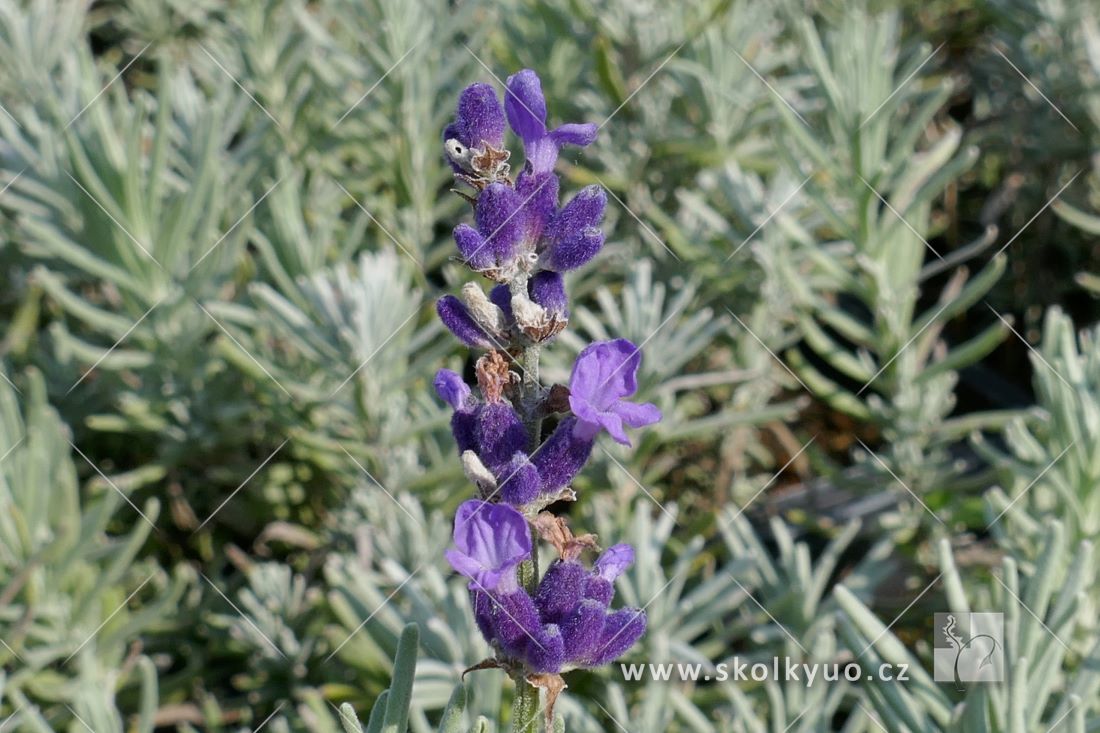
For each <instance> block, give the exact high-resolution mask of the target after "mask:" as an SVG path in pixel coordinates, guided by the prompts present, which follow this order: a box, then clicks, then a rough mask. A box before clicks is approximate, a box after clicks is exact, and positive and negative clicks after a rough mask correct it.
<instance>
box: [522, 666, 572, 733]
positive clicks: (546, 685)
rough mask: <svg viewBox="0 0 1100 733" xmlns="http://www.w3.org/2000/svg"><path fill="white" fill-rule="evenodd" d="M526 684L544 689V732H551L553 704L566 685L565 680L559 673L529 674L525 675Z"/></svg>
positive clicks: (552, 727) (552, 728) (552, 726)
mask: <svg viewBox="0 0 1100 733" xmlns="http://www.w3.org/2000/svg"><path fill="white" fill-rule="evenodd" d="M527 684H529V685H531V686H532V687H538V688H540V689H543V690H546V708H545V710H546V733H553V730H554V706H555V705H556V704H557V702H558V697H559V696H560V695H561V693H562V690H564V689H565V688H566V687H568V685H566V684H565V680H564V679H563V678H562V676H561V675H560V674H529V675H527Z"/></svg>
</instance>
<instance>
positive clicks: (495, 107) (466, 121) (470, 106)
mask: <svg viewBox="0 0 1100 733" xmlns="http://www.w3.org/2000/svg"><path fill="white" fill-rule="evenodd" d="M447 129H448V131H449V132H450V134H451V135H453V136H454V137H456V139H457V140H458V141H459V142H460V143H462V144H463V145H465V146H467V147H470V148H481V147H482V146H483V145H484V144H485V143H488V144H490V145H492V146H493V147H494V148H502V147H504V114H503V112H502V110H501V108H500V100H499V99H497V93H496V91H495V90H494V89H493V88H492V87H491V86H489V85H488V84H481V83H478V84H471V85H470V86H468V87H466V88H465V89H464V90H463V91H462V94H461V95H460V96H459V98H458V109H457V111H456V112H455V121H454V124H453V125H451V126H449V127H448V128H447ZM444 134H445V135H446V134H447V133H446V132H445V133H444ZM444 139H446V138H444Z"/></svg>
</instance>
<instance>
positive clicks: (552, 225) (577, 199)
mask: <svg viewBox="0 0 1100 733" xmlns="http://www.w3.org/2000/svg"><path fill="white" fill-rule="evenodd" d="M606 206H607V193H606V192H604V190H603V189H602V188H601V187H599V186H588V187H586V188H584V189H583V190H581V192H580V193H578V194H577V195H576V196H574V197H573V199H572V200H571V201H570V202H569V203H567V204H566V205H565V206H563V207H562V208H561V210H560V211H558V212H557V213H555V214H554V216H553V217H552V218H551V219H550V222H549V223H548V224H547V225H546V230H545V236H546V241H547V245H546V250H545V252H543V254H542V256H541V257H540V258H539V264H541V265H542V266H543V267H545V268H547V269H548V270H556V271H558V272H564V271H566V270H575V269H576V268H578V267H580V266H581V265H583V264H585V263H586V262H588V261H589V260H591V259H592V258H593V257H595V256H596V253H597V252H599V251H600V248H601V247H603V241H604V235H603V232H602V231H600V221H601V220H602V219H603V211H604V208H605V207H606Z"/></svg>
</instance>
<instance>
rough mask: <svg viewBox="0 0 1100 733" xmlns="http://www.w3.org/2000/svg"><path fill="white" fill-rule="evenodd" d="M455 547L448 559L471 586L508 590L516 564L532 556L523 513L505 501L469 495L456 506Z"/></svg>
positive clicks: (514, 583) (474, 588) (501, 590)
mask: <svg viewBox="0 0 1100 733" xmlns="http://www.w3.org/2000/svg"><path fill="white" fill-rule="evenodd" d="M454 542H455V548H456V549H453V550H447V552H446V553H445V556H446V558H447V561H448V562H449V563H450V564H451V567H453V568H454V569H455V570H457V571H458V572H459V573H461V574H462V575H465V576H466V577H468V578H470V581H471V583H470V588H471V590H483V591H499V592H501V593H508V592H511V591H512V590H513V589H515V587H516V577H515V575H516V573H515V569H516V566H517V565H519V564H520V563H521V562H523V561H524V560H526V559H527V558H528V557H530V556H531V534H530V532H529V531H528V528H527V520H526V519H524V517H523V515H522V514H520V513H519V512H517V511H516V510H515V509H513V508H512V507H510V506H507V505H505V504H491V503H489V502H485V501H479V500H477V499H472V500H470V501H466V502H463V503H462V504H461V505H460V506H459V507H458V512H457V514H456V516H455V528H454Z"/></svg>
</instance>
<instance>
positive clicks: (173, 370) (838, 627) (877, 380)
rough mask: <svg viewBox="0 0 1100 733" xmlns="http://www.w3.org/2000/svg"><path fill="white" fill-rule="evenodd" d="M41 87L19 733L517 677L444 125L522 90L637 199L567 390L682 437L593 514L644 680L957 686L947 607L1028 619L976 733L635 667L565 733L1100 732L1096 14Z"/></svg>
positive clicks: (913, 11)
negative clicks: (456, 307) (458, 509)
mask: <svg viewBox="0 0 1100 733" xmlns="http://www.w3.org/2000/svg"><path fill="white" fill-rule="evenodd" d="M0 58H3V59H4V63H3V65H2V66H0V105H2V110H0V188H2V190H0V263H2V266H3V276H2V277H3V287H2V288H0V323H2V326H3V332H2V334H0V339H2V340H0V360H2V370H3V371H2V376H3V382H2V383H0V456H2V457H0V642H2V643H0V721H2V722H0V728H4V729H9V730H40V731H43V730H68V731H80V730H84V729H90V730H93V731H95V732H96V733H107V732H108V731H116V730H117V731H122V730H141V731H150V730H154V729H163V730H197V729H204V730H233V731H250V730H255V729H256V728H258V727H259V726H261V725H262V726H265V727H266V728H267V729H269V730H279V731H292V730H333V731H335V730H339V728H340V724H341V711H340V709H339V706H340V705H341V704H343V703H351V705H352V707H353V708H354V710H356V711H358V713H359V714H361V715H363V717H364V719H366V713H367V711H368V710H369V709H370V708H371V706H372V704H373V702H374V701H375V699H376V698H377V697H378V696H379V695H380V694H381V693H382V691H383V690H385V689H387V688H389V687H390V686H391V676H392V675H393V664H394V663H393V661H392V660H393V659H394V657H395V654H397V652H398V645H399V639H400V638H401V634H402V630H403V629H404V627H405V625H406V624H407V623H409V622H414V623H416V624H417V625H418V627H419V636H418V637H415V638H414V641H413V642H406V645H407V644H409V643H415V644H417V645H418V662H417V665H416V677H415V684H414V686H413V688H412V690H413V692H412V707H411V710H410V718H409V724H410V727H411V728H412V729H413V730H416V731H426V730H434V729H435V725H436V723H437V722H438V719H439V716H440V714H441V711H442V710H443V708H444V707H445V706H446V704H447V702H448V700H449V699H450V698H451V695H452V688H453V687H454V686H455V684H456V683H458V682H459V679H460V675H461V672H462V670H463V669H464V668H465V667H467V666H468V665H470V664H473V663H475V662H477V661H478V660H479V659H481V658H483V657H484V656H485V654H486V653H487V648H486V647H485V645H484V643H483V642H482V641H481V639H480V637H479V636H478V634H477V632H476V629H475V628H474V625H473V623H472V621H471V615H470V613H469V610H468V601H467V598H466V594H465V591H464V589H463V585H462V583H461V582H460V581H459V580H458V579H456V578H453V577H451V575H450V573H449V572H448V570H447V568H446V566H445V564H444V563H443V562H442V560H441V553H442V550H443V549H444V548H445V547H446V545H447V544H448V542H449V534H450V527H449V524H448V519H447V517H448V514H449V512H450V511H451V510H452V509H453V507H454V506H455V505H456V504H457V503H458V502H459V501H461V500H462V499H463V498H465V497H466V496H467V495H468V494H469V489H468V487H467V486H466V484H465V481H464V479H463V477H462V475H461V471H460V469H459V466H458V462H457V461H456V460H454V449H453V444H452V442H451V438H450V435H449V433H448V431H447V414H446V411H445V410H444V409H443V407H442V406H440V405H439V404H438V401H437V400H436V399H435V398H434V396H433V395H432V394H431V390H430V383H431V377H432V375H433V374H434V372H435V370H436V369H438V368H439V367H441V366H450V367H451V368H467V369H468V368H470V363H469V356H468V354H467V353H466V352H465V350H464V349H461V348H459V347H458V346H457V345H456V344H454V343H453V342H452V340H451V339H449V338H448V337H447V336H446V334H444V333H443V331H442V329H440V328H439V327H438V326H437V325H436V323H435V320H434V315H433V312H432V304H433V303H434V300H435V299H436V298H437V297H438V296H439V295H440V294H441V293H443V292H447V291H450V290H453V289H454V288H455V287H456V285H457V284H458V283H460V282H461V281H463V280H464V279H465V278H467V277H468V273H466V272H465V271H464V270H463V269H462V268H461V267H460V263H458V262H456V261H455V259H454V258H453V256H452V246H453V245H452V243H451V240H450V230H451V228H452V227H453V226H454V224H456V223H457V222H459V221H461V220H462V219H463V217H465V216H467V211H466V209H465V205H464V204H463V202H462V201H461V199H459V198H458V197H456V196H453V195H451V194H449V193H448V189H449V187H450V185H451V177H450V174H449V171H448V170H447V168H446V166H445V165H444V163H443V160H442V157H441V154H440V139H439V131H440V130H441V129H442V127H443V125H444V124H445V122H446V121H447V120H448V119H449V117H450V115H451V114H452V111H453V104H454V100H455V98H456V95H457V93H458V91H459V90H460V89H461V88H462V87H463V86H465V85H466V84H468V83H471V82H473V81H488V82H490V83H496V84H498V86H499V79H501V78H503V77H504V76H505V75H507V74H509V73H511V72H512V71H514V70H516V69H518V68H521V67H532V68H535V69H537V70H538V72H539V73H540V75H541V76H542V78H543V80H544V84H545V85H546V92H547V96H548V98H549V99H550V107H551V109H552V111H553V114H552V116H553V118H554V119H553V120H552V121H554V122H556V121H561V120H586V121H594V122H597V123H599V124H601V129H600V136H599V139H598V141H597V143H596V144H595V145H593V146H592V147H590V148H588V149H585V150H584V151H580V152H573V153H571V154H567V155H566V156H564V157H563V160H562V161H561V163H560V166H561V169H562V172H563V178H564V181H565V187H566V195H568V192H569V190H570V189H573V190H575V189H576V188H579V187H580V186H582V185H586V184H589V183H599V184H601V185H603V186H605V187H606V188H607V189H608V191H609V193H610V194H611V199H612V200H611V202H610V204H609V213H608V222H607V227H606V228H607V231H608V245H607V246H606V248H605V250H604V251H603V253H602V254H601V255H600V259H599V261H598V264H597V266H595V267H591V268H587V269H586V270H585V271H584V272H583V273H578V274H576V275H575V276H573V277H572V278H571V279H570V280H569V282H568V285H569V288H570V290H571V292H572V294H573V295H574V300H575V308H574V311H573V314H572V318H571V325H572V328H571V329H570V330H569V331H568V332H566V333H565V334H564V335H563V336H562V337H561V338H560V339H559V343H558V344H557V345H556V348H554V349H551V350H550V351H549V353H548V354H547V367H546V376H547V379H548V380H558V381H562V380H564V379H566V378H567V375H568V370H569V367H570V364H571V361H572V357H573V356H574V355H575V354H576V352H577V351H578V350H579V349H581V348H583V346H584V344H585V343H586V342H587V341H590V340H592V339H597V338H610V337H619V336H622V337H626V338H630V339H632V340H634V341H635V342H636V343H639V344H643V345H644V351H645V360H644V363H643V367H642V372H641V374H640V377H639V379H640V384H641V393H642V394H641V398H642V399H645V400H651V401H653V402H656V403H657V404H658V405H660V407H661V408H662V410H663V411H664V413H665V415H666V418H665V420H664V421H663V422H662V423H661V425H660V426H659V427H658V428H657V429H656V430H653V431H650V432H648V433H647V434H646V436H645V437H644V438H643V439H642V440H641V441H640V443H639V444H638V445H636V446H635V447H634V449H632V450H629V451H628V450H623V449H621V448H620V447H618V446H615V445H610V444H603V443H601V444H600V449H599V450H597V451H596V456H595V461H594V465H593V466H592V467H591V468H590V469H589V470H588V471H587V472H586V473H585V474H584V475H583V476H582V477H580V478H579V479H578V482H577V487H578V489H579V490H580V497H581V500H580V501H579V502H578V503H577V504H575V505H573V506H571V507H570V513H571V515H572V521H573V523H574V525H575V526H577V527H580V528H584V529H591V530H593V531H597V532H599V533H600V534H601V535H602V536H603V537H605V538H608V539H609V540H610V541H629V542H632V543H634V544H635V545H636V546H637V547H638V563H637V565H636V566H635V567H634V568H633V569H632V570H631V571H630V572H629V573H628V574H627V575H626V576H625V577H624V579H623V581H622V583H621V584H620V586H621V587H620V593H621V594H622V596H623V599H624V602H625V603H629V604H632V605H645V606H647V610H648V612H649V614H650V620H651V630H650V632H649V633H648V634H647V636H646V637H645V639H644V642H643V644H642V645H640V647H639V648H638V649H636V650H635V651H634V652H633V653H632V654H631V657H630V660H631V661H637V660H648V661H699V662H703V663H707V664H715V663H717V662H719V661H723V660H726V659H728V658H729V657H732V656H734V655H741V656H742V657H751V658H762V659H764V658H767V659H770V658H771V657H772V656H774V655H776V654H787V655H791V656H794V657H801V658H804V659H808V660H817V661H836V660H840V661H847V660H850V659H854V658H862V659H863V660H864V661H866V660H868V659H870V658H872V657H874V658H877V659H891V660H903V661H908V662H909V663H911V664H912V665H913V668H914V669H916V670H920V669H923V668H925V667H927V666H928V663H929V662H928V660H929V657H930V649H929V639H930V638H931V618H932V613H933V612H934V611H939V610H947V609H953V610H967V609H974V610H1003V611H1004V612H1005V613H1006V614H1007V617H1008V619H1009V620H1010V622H1011V623H1010V628H1009V635H1008V637H1007V638H1008V640H1009V658H1008V664H1009V668H1010V669H1011V670H1012V671H1013V674H1012V679H1011V680H1010V681H1009V682H1007V683H1005V684H1001V685H992V686H988V687H981V688H975V689H972V690H970V691H968V692H966V693H965V694H964V693H958V692H956V691H955V690H953V689H950V688H947V687H937V686H936V685H934V684H933V683H931V682H930V681H929V680H927V679H926V678H927V675H926V674H924V673H921V675H919V679H918V680H917V681H916V682H915V683H913V684H912V685H911V686H906V687H903V688H899V687H898V686H886V687H881V686H874V685H864V684H856V685H834V686H832V687H829V688H824V689H814V690H805V689H803V688H802V687H801V686H800V685H794V686H790V685H787V686H784V685H781V684H776V683H770V682H769V683H753V684H749V685H743V684H742V685H737V684H732V683H725V684H703V683H699V684H688V683H678V684H669V683H660V682H652V683H628V682H624V681H622V679H621V675H620V674H619V673H618V670H617V668H616V669H609V670H606V671H603V672H599V673H593V672H578V673H574V674H572V675H571V676H570V678H569V680H568V681H569V686H570V687H569V691H568V693H567V694H566V696H565V698H564V701H563V703H562V705H561V708H560V709H561V711H562V712H563V713H564V715H565V717H566V720H567V723H568V729H570V730H576V731H600V730H611V729H623V730H630V731H701V732H704V733H705V732H709V731H765V730H773V731H782V730H799V731H826V730H845V731H875V730H880V729H882V730H890V731H895V730H898V731H900V730H909V731H934V730H953V731H990V730H998V731H1000V730H1006V731H1025V730H1048V729H1049V730H1055V729H1059V730H1073V731H1085V730H1096V729H1097V728H1098V727H1100V706H1098V703H1097V700H1098V697H1097V694H1096V692H1097V687H1098V685H1100V678H1098V677H1097V669H1098V665H1100V651H1098V650H1100V628H1098V626H1097V623H1096V609H1097V608H1098V606H1100V583H1098V582H1097V579H1096V577H1097V576H1096V571H1095V561H1096V559H1097V558H1096V557H1095V550H1094V547H1095V540H1096V537H1097V533H1098V532H1100V452H1097V450H1096V448H1095V440H1096V435H1097V434H1098V432H1100V332H1098V331H1097V330H1096V326H1095V324H1096V323H1097V322H1098V321H1100V304H1098V301H1097V296H1098V295H1100V284H1098V283H1100V271H1098V267H1097V263H1098V262H1100V13H1098V12H1097V11H1096V10H1095V8H1091V6H1090V5H1089V4H1087V3H1076V2H1068V1H1066V2H1059V1H1058V0H989V1H988V2H976V1H972V0H935V1H934V2H930V3H917V2H907V1H906V2H900V3H887V2H874V1H873V0H836V1H832V0H822V1H821V2H811V3H795V2H786V1H783V2H776V3H757V2H749V1H748V0H707V1H706V2H700V3H682V4H678V3H657V2H650V1H648V0H631V2H622V3H597V2H589V1H588V0H572V1H570V2H549V1H547V0H507V1H506V2H501V3H484V2H470V1H464V2H446V1H444V0H417V1H416V2H405V1H404V0H365V1H363V0H356V1H354V2H353V1H352V0H311V1H307V0H264V1H261V2H254V3H240V4H222V3H218V2H213V0H198V1H196V0H129V1H128V2H122V1H115V0H103V1H102V2H96V3H89V2H84V1H82V0H36V1H34V2H29V1H28V2H24V1H21V0H0ZM398 659H399V660H402V659H408V655H407V654H403V655H398ZM1029 679H1030V680H1031V683H1032V684H1029V683H1028V680H1029ZM502 686H503V687H504V691H503V692H502V691H501V688H502ZM509 690H510V688H509V687H508V685H507V684H506V683H504V679H503V676H502V674H501V673H499V672H482V673H479V674H477V675H473V676H471V677H470V678H468V680H467V697H466V700H467V704H466V707H465V712H464V713H462V716H463V720H466V719H467V718H468V720H466V722H467V723H473V721H474V720H475V718H476V716H478V715H484V716H486V717H487V718H488V719H489V720H498V719H499V713H500V710H501V709H502V704H503V703H507V698H508V697H509V695H510V691H509ZM9 724H10V726H11V727H10V728H9V727H8V726H9Z"/></svg>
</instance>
